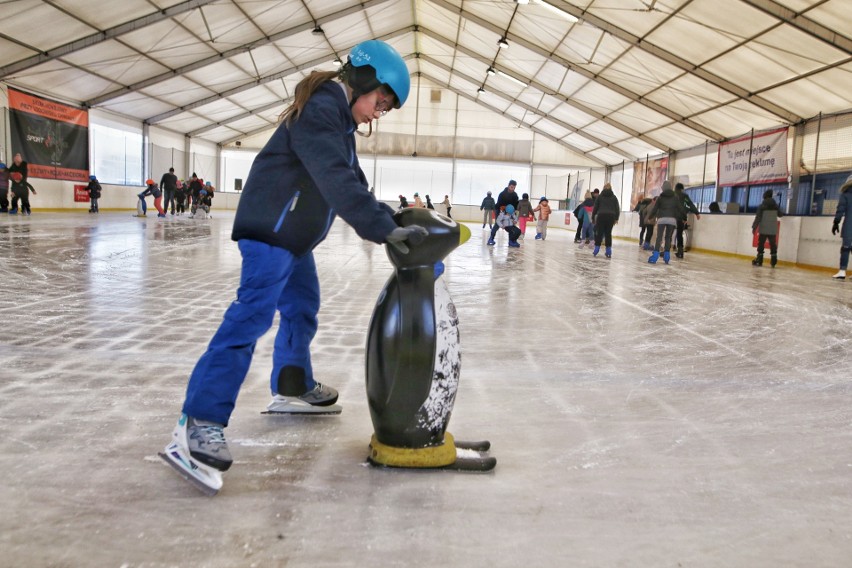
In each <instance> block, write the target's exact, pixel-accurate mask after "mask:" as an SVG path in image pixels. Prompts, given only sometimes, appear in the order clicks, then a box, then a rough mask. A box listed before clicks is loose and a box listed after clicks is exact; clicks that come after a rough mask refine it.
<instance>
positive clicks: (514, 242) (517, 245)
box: [509, 241, 521, 248]
mask: <svg viewBox="0 0 852 568" xmlns="http://www.w3.org/2000/svg"><path fill="white" fill-rule="evenodd" d="M509 246H510V247H512V248H521V243H519V242H518V241H509Z"/></svg>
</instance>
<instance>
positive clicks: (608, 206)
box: [592, 182, 621, 258]
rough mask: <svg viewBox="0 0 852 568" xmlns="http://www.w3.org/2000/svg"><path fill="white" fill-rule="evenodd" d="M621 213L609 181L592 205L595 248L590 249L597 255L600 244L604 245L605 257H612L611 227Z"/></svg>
mask: <svg viewBox="0 0 852 568" xmlns="http://www.w3.org/2000/svg"><path fill="white" fill-rule="evenodd" d="M620 214H621V206H620V205H619V204H618V198H617V197H616V196H615V194H614V193H613V192H612V186H611V185H610V184H609V182H607V183H605V184H604V188H603V191H602V192H601V194H600V195H599V196H598V198H597V199H596V200H595V205H594V207H592V223H593V224H594V226H595V248H594V250H593V251H592V254H593V255H594V256H597V255H598V253H599V252H600V251H601V244H602V243H603V245H604V246H605V247H606V251H605V252H606V257H607V258H612V228H613V226H615V224H616V223H618V217H619V215H620Z"/></svg>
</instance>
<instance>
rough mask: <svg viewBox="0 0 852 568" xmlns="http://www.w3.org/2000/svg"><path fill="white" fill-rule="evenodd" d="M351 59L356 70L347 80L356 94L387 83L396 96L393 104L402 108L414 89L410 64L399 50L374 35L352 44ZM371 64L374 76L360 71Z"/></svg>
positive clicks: (351, 63)
mask: <svg viewBox="0 0 852 568" xmlns="http://www.w3.org/2000/svg"><path fill="white" fill-rule="evenodd" d="M349 63H350V65H351V66H352V67H353V68H354V69H355V70H356V72H355V73H353V74H352V75H351V76H350V77H348V79H347V83H348V84H349V86H350V87H352V89H353V90H354V91H355V95H356V98H357V97H358V96H361V95H363V94H365V93H369V92H370V91H372V90H374V89H377V88H379V87H380V86H382V85H387V86H388V87H389V88H390V89H391V90H392V91H393V94H394V96H395V97H396V105H394V108H400V107H401V106H402V105H404V104H405V101H406V99H408V93H409V91H410V90H411V78H410V77H409V76H408V66H407V65H406V64H405V61H404V60H403V59H402V56H400V54H399V53H397V51H396V50H395V49H394V48H392V47H391V46H390V45H388V44H387V43H385V42H383V41H380V40H377V39H371V40H367V41H362V42H361V43H359V44H358V45H356V46H355V47H353V48H352V51H351V52H350V53H349ZM363 67H369V68H371V69H372V70H373V72H374V73H375V80H370V79H372V77H368V76H365V75H364V74H363V73H359V71H363V70H362V69H361V68H363Z"/></svg>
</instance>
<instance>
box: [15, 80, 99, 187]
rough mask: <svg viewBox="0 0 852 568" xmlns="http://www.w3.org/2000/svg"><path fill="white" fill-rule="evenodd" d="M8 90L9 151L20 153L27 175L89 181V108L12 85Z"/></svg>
mask: <svg viewBox="0 0 852 568" xmlns="http://www.w3.org/2000/svg"><path fill="white" fill-rule="evenodd" d="M8 92H9V133H10V135H11V141H12V144H11V152H10V154H11V155H15V154H17V153H19V152H20V154H21V155H22V156H23V158H24V161H25V162H27V164H28V173H29V176H30V177H34V178H42V179H64V180H71V181H86V180H88V178H89V113H88V111H86V110H85V109H82V108H78V107H74V106H71V105H67V104H64V103H60V102H58V101H52V100H50V99H45V98H43V97H39V96H37V95H31V94H29V93H24V92H21V91H18V90H15V89H12V88H10V89H9V91H8Z"/></svg>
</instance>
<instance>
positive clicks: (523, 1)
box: [515, 0, 530, 5]
mask: <svg viewBox="0 0 852 568" xmlns="http://www.w3.org/2000/svg"><path fill="white" fill-rule="evenodd" d="M515 2H516V3H518V4H521V5H523V4H529V3H530V0H515Z"/></svg>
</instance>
